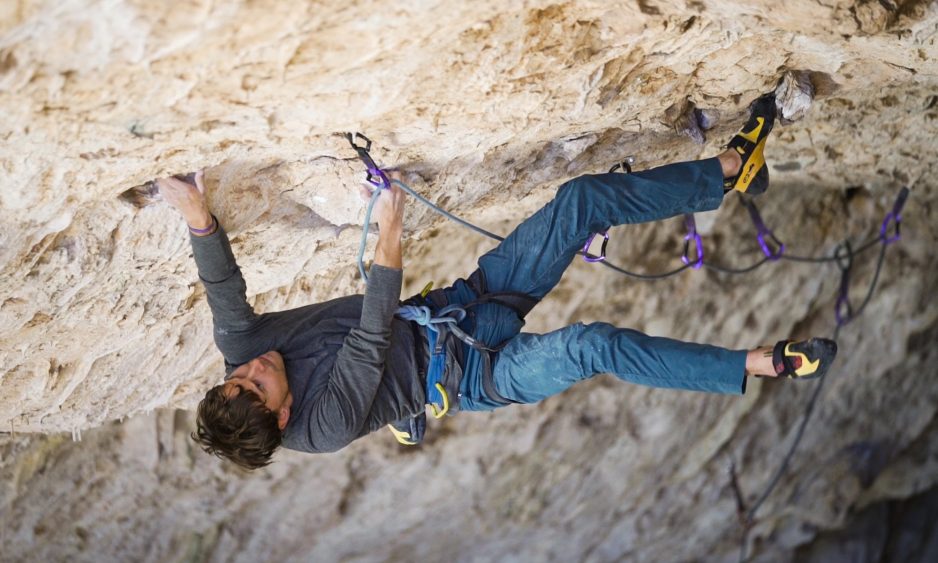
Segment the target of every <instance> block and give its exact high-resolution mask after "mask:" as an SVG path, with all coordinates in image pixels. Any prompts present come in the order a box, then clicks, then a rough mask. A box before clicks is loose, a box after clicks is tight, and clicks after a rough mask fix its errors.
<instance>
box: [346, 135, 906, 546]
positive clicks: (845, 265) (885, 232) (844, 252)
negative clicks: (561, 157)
mask: <svg viewBox="0 0 938 563" xmlns="http://www.w3.org/2000/svg"><path fill="white" fill-rule="evenodd" d="M359 138H360V139H363V140H364V141H365V142H366V144H365V145H364V146H361V145H357V144H356V143H355V139H359ZM346 139H348V141H349V143H350V144H351V146H352V148H353V149H354V150H355V151H356V153H357V154H358V157H359V158H360V159H361V160H362V162H363V163H364V164H365V166H366V167H367V169H368V175H367V178H366V179H367V180H368V182H369V183H370V184H372V185H373V186H375V187H376V189H375V190H374V193H373V195H372V198H371V201H370V202H369V206H368V209H367V211H366V213H365V225H364V228H363V230H362V239H361V244H360V245H359V253H358V268H359V271H360V272H361V275H362V279H365V280H367V279H368V278H367V275H366V273H365V268H364V265H363V255H364V249H365V245H366V239H367V236H368V225H369V223H370V217H371V210H372V208H373V206H374V203H375V201H376V200H377V197H378V195H379V194H380V192H381V190H382V189H387V188H389V187H390V186H391V185H392V184H393V185H396V186H398V187H399V188H401V189H402V190H404V191H405V192H406V193H407V194H409V195H411V196H413V197H414V198H415V199H417V200H418V201H420V202H421V203H422V204H424V205H426V206H427V207H429V208H430V209H432V210H433V211H434V212H436V213H438V214H440V215H442V216H444V217H446V218H447V219H450V220H452V221H454V222H456V223H459V224H460V225H463V226H465V227H467V228H469V229H472V230H473V231H475V232H477V233H479V234H481V235H484V236H486V237H489V238H491V239H493V240H496V241H499V242H501V241H503V240H504V237H501V236H499V235H496V234H494V233H491V232H489V231H487V230H485V229H483V228H481V227H479V226H477V225H474V224H472V223H470V222H468V221H466V220H465V219H462V218H460V217H457V216H456V215H453V214H452V213H450V212H448V211H446V210H444V209H442V208H440V207H439V206H437V205H435V204H434V203H432V202H431V201H429V200H428V199H427V198H425V197H424V196H422V195H420V194H419V193H417V192H416V191H414V190H413V189H412V188H411V187H410V186H408V185H406V184H405V183H403V182H401V181H399V180H389V179H388V178H387V175H386V174H385V173H384V172H383V171H382V170H381V168H380V167H378V166H377V165H376V164H375V162H374V160H373V159H372V158H371V156H370V154H369V151H370V150H371V141H370V140H369V139H368V138H367V137H365V136H364V135H362V134H361V133H356V134H355V135H354V136H353V135H352V134H351V133H347V134H346ZM633 163H634V158H633V157H628V158H626V159H625V160H623V161H622V162H621V163H618V164H616V165H615V166H613V167H612V168H611V169H610V170H609V172H610V173H613V172H615V171H617V170H619V169H621V170H623V171H624V172H626V173H631V172H632V166H631V165H632V164H633ZM908 196H909V189H908V188H907V187H903V188H902V189H901V190H900V191H899V194H898V196H897V198H896V201H895V203H894V205H893V208H892V210H891V211H890V212H889V213H888V214H887V215H886V217H885V218H884V219H883V222H882V225H881V227H880V230H879V233H878V234H877V236H875V237H873V238H871V239H869V240H867V241H865V242H863V243H862V244H860V245H859V246H857V247H856V248H854V247H853V246H852V245H851V244H850V241H849V240H845V241H844V242H843V243H841V244H840V245H838V246H837V247H836V248H835V250H834V253H833V254H832V255H830V256H817V257H814V256H798V255H794V254H790V253H787V252H786V247H785V244H784V243H782V241H781V240H779V239H778V237H776V236H775V234H774V233H773V232H772V230H771V229H769V228H768V227H767V226H766V224H765V221H764V220H763V219H762V216H761V215H760V214H759V210H758V209H757V208H756V206H755V204H754V203H753V202H752V201H750V200H749V199H747V198H746V197H745V196H742V195H741V197H742V198H743V199H742V203H743V206H744V207H745V208H746V210H747V211H748V212H749V216H750V219H751V220H752V222H753V224H754V226H755V227H756V240H757V242H758V244H759V248H760V249H761V250H762V253H763V255H764V256H763V257H762V259H761V260H759V261H757V262H755V263H753V264H751V265H749V266H745V267H730V266H725V265H720V264H716V263H712V262H709V261H706V260H704V250H703V239H702V237H701V235H700V233H699V232H698V231H697V226H696V222H695V220H694V216H693V214H686V215H685V216H684V223H685V226H686V227H687V234H686V235H684V251H683V254H682V256H681V262H682V265H681V266H680V267H678V268H676V269H674V270H670V271H667V272H662V273H656V274H646V273H638V272H632V271H629V270H626V269H624V268H621V267H619V266H617V265H615V264H612V263H610V262H609V261H608V260H606V246H607V244H608V241H609V233H608V231H606V232H602V233H594V234H592V235H591V236H590V239H589V241H587V243H586V246H584V248H583V250H582V251H580V252H579V254H581V255H582V256H583V257H584V259H585V260H586V261H587V262H593V263H599V264H601V265H602V266H604V267H607V268H610V269H612V270H614V271H617V272H619V273H621V274H624V275H626V276H629V277H632V278H636V279H642V280H658V279H664V278H668V277H671V276H674V275H677V274H679V273H681V272H683V271H684V270H686V269H688V268H690V269H694V270H697V269H701V268H703V267H706V268H707V269H710V270H714V271H716V272H720V273H724V274H743V273H747V272H751V271H753V270H755V269H757V268H759V267H761V266H762V265H764V264H766V263H768V262H778V261H781V260H788V261H792V262H807V263H815V264H820V263H826V262H834V263H836V264H837V266H838V267H839V268H840V270H841V284H840V292H839V294H838V298H837V302H836V306H835V317H836V319H837V327H836V329H835V331H834V336H833V339H834V340H836V339H837V336H838V335H839V332H840V329H841V327H843V326H844V325H846V324H847V323H849V322H850V321H852V320H853V319H854V318H856V317H857V316H858V315H859V314H860V313H861V312H862V311H863V309H864V308H865V307H866V305H867V304H868V303H869V301H870V299H871V298H872V295H873V291H874V289H875V288H876V285H877V283H878V280H879V274H880V271H881V269H882V265H883V261H884V259H885V255H886V248H887V247H888V246H889V245H890V244H892V243H893V242H896V241H897V240H899V238H900V227H901V221H902V215H901V214H902V209H903V206H904V205H905V202H906V199H907V198H908ZM596 236H602V237H603V243H602V248H601V251H600V254H599V255H593V254H590V253H589V247H590V245H591V244H592V242H593V240H594V239H595V237H596ZM691 241H693V245H694V247H695V255H694V256H693V258H692V257H691V256H690V255H689V252H690V243H691ZM877 245H879V246H880V254H879V258H878V260H877V265H876V269H875V273H874V276H873V280H872V282H871V283H870V287H869V289H868V291H867V294H866V296H865V298H864V299H863V301H862V303H861V304H860V306H858V307H857V308H855V309H854V308H853V307H852V305H851V302H850V300H849V289H850V273H851V271H852V268H853V261H854V258H855V257H856V256H858V255H860V254H861V253H863V252H865V251H867V250H869V249H870V248H873V247H874V246H877ZM437 291H440V290H437ZM423 297H426V296H425V295H424V296H423ZM484 302H488V303H497V304H500V305H504V306H508V307H511V308H513V309H515V310H516V312H517V313H518V316H519V318H520V319H523V318H524V316H525V315H526V314H527V312H528V311H530V309H531V308H533V306H534V305H535V304H536V303H537V300H535V299H533V298H531V297H530V296H527V295H524V294H519V293H498V294H489V293H487V292H486V291H485V289H484V288H482V291H481V293H480V294H479V298H478V299H477V300H476V301H473V302H471V303H468V304H466V305H462V306H442V307H440V308H439V309H437V310H435V311H434V309H433V308H432V307H430V306H429V305H426V304H422V305H416V306H415V304H410V305H404V306H402V307H401V309H400V311H399V313H398V314H399V315H400V316H401V317H402V318H405V319H407V320H413V321H414V322H416V323H418V324H420V325H421V326H426V327H427V333H428V338H430V335H431V334H433V335H435V338H436V339H435V340H434V341H433V345H432V347H431V349H432V350H434V351H436V350H438V349H439V351H440V354H441V358H443V359H442V360H437V361H436V363H435V364H433V358H431V364H433V365H435V366H440V365H441V361H442V362H443V363H445V350H443V349H440V342H441V341H442V342H444V343H445V342H446V341H447V337H448V335H450V334H451V335H454V336H456V337H457V338H459V339H460V340H462V341H463V342H465V343H466V344H468V345H469V346H472V347H474V348H476V349H478V350H480V351H483V352H485V353H491V352H496V351H498V347H495V348H490V347H488V346H486V345H484V344H482V343H480V342H478V341H476V340H475V339H473V338H472V337H471V336H470V335H469V334H467V333H466V332H465V331H463V330H462V329H460V328H459V327H458V326H457V325H458V324H459V323H460V322H461V321H462V320H463V319H465V318H466V314H467V311H468V309H470V308H471V307H472V306H474V305H478V304H481V303H484ZM485 358H486V360H488V357H487V356H485ZM484 363H487V362H484ZM437 369H438V368H437ZM489 369H490V366H489ZM430 371H431V370H429V369H428V378H427V380H428V393H427V396H428V402H429V401H431V399H430V397H432V406H431V412H432V413H433V415H434V416H437V414H439V416H443V415H445V414H447V413H452V412H453V407H454V403H453V401H452V397H451V394H450V392H449V391H447V390H446V388H445V386H444V385H440V387H439V388H438V387H437V384H440V380H439V377H442V376H441V375H434V376H433V377H432V378H431V377H430ZM444 371H445V370H444ZM483 380H484V381H483V382H485V378H484V377H483ZM431 381H432V382H433V383H432V389H431V388H430V385H429V382H431ZM825 381H826V377H822V378H820V379H819V382H818V385H817V386H816V387H815V391H814V395H812V397H811V399H810V400H809V401H808V405H807V407H806V410H805V415H804V418H803V419H802V423H801V426H800V427H799V429H798V432H797V434H796V437H795V440H794V442H793V444H792V445H791V447H790V449H789V451H788V453H787V454H786V456H785V459H784V460H783V462H782V464H780V466H779V468H778V470H777V472H776V474H775V476H774V477H773V478H772V479H771V480H770V482H769V485H768V487H767V488H766V490H765V492H764V493H763V494H762V495H761V496H760V497H759V499H758V500H757V501H756V503H755V504H754V505H753V506H752V507H751V508H750V509H749V510H748V513H747V516H746V518H747V521H751V520H752V518H754V516H755V513H756V511H757V510H758V509H759V507H760V506H761V505H762V503H763V502H764V501H765V499H766V498H768V496H769V494H771V491H772V490H773V489H774V487H775V485H776V484H777V483H778V480H779V479H780V478H781V475H782V473H783V472H784V471H785V469H786V468H787V465H788V462H789V461H790V459H791V456H792V454H793V453H794V451H795V449H796V448H797V446H798V444H799V442H800V441H801V438H802V436H803V434H804V430H805V428H806V426H807V422H808V420H809V419H810V416H811V413H812V412H813V409H814V405H815V403H816V401H817V398H818V396H819V394H820V391H821V389H822V388H823V384H824V382H825ZM488 387H489V386H488V385H487V386H486V388H488ZM493 390H494V389H493ZM495 398H496V399H498V397H495ZM394 426H397V424H395V425H393V426H392V432H395V437H397V436H398V432H397V431H395V428H394ZM398 439H399V441H401V439H400V438H398ZM401 443H408V440H405V441H401ZM741 553H744V550H743V551H742V552H741Z"/></svg>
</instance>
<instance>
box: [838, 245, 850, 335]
mask: <svg viewBox="0 0 938 563" xmlns="http://www.w3.org/2000/svg"><path fill="white" fill-rule="evenodd" d="M842 250H843V252H842ZM834 259H835V261H836V263H837V267H838V268H840V293H839V294H838V295H837V303H836V304H835V305H834V317H836V319H837V326H843V325H845V324H847V323H849V322H850V321H851V320H852V319H853V306H852V305H851V304H850V270H851V269H852V268H853V247H852V246H851V245H850V240H849V239H848V240H845V241H844V242H842V243H841V244H839V245H837V248H836V250H834Z"/></svg>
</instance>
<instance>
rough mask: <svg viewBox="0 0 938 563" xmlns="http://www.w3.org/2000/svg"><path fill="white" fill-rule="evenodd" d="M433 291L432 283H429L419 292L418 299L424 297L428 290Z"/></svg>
mask: <svg viewBox="0 0 938 563" xmlns="http://www.w3.org/2000/svg"><path fill="white" fill-rule="evenodd" d="M431 289H433V282H432V281H431V282H430V283H428V284H427V285H425V286H423V289H422V290H421V291H420V297H426V296H427V294H428V293H430V290H431Z"/></svg>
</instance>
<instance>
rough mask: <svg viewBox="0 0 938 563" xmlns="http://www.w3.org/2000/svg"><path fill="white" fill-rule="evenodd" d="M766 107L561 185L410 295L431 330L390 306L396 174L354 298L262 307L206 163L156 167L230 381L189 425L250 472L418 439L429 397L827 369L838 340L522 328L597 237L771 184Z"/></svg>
mask: <svg viewBox="0 0 938 563" xmlns="http://www.w3.org/2000/svg"><path fill="white" fill-rule="evenodd" d="M775 115H776V108H775V100H774V97H772V96H771V95H767V96H763V97H761V98H759V99H758V100H756V101H755V102H754V103H753V105H752V109H751V115H750V118H749V120H748V122H747V123H746V124H745V125H744V126H743V128H742V130H741V131H740V132H739V133H738V134H737V135H735V136H734V137H733V139H732V140H731V141H730V143H729V146H728V149H727V150H726V151H725V152H723V153H721V154H720V155H718V156H717V157H715V158H710V159H706V160H701V161H696V162H684V163H678V164H670V165H667V166H662V167H660V168H655V169H651V170H645V171H641V172H636V173H633V174H600V175H592V176H582V177H579V178H575V179H573V180H571V181H569V182H566V183H565V184H563V185H562V186H561V187H560V189H559V190H558V191H557V195H556V197H555V198H554V200H553V201H551V202H550V203H548V204H547V205H545V206H544V207H543V208H542V209H541V210H539V211H538V212H537V213H535V214H534V215H533V216H531V217H529V218H528V219H526V220H525V221H524V222H523V223H521V225H519V226H518V227H517V228H516V229H515V230H514V232H512V233H511V234H510V235H509V236H508V237H507V238H506V239H505V240H504V242H502V243H500V244H499V245H498V246H497V247H496V248H495V249H493V250H491V251H490V252H488V253H486V254H485V255H484V256H482V257H481V258H480V259H479V261H478V266H479V267H478V269H477V270H475V272H473V273H472V274H471V275H470V276H469V277H468V278H467V279H460V280H457V281H456V282H455V283H454V284H453V285H452V286H450V287H447V288H444V289H438V290H435V291H433V292H431V293H430V294H429V295H427V296H415V297H414V298H413V299H411V300H408V302H407V303H409V304H411V305H413V306H416V307H418V309H417V310H420V309H419V307H428V310H429V313H430V314H432V315H437V316H440V315H445V316H449V317H451V318H453V319H454V321H452V324H450V325H448V326H450V327H453V329H452V330H443V331H441V332H440V333H439V334H438V333H437V332H436V331H435V330H429V329H427V328H426V327H425V326H423V325H420V324H418V323H416V322H414V321H408V320H404V319H402V318H400V316H399V314H398V312H399V308H400V303H399V301H398V300H399V297H400V291H401V283H402V251H401V234H402V218H403V213H404V197H405V195H404V194H403V192H402V191H401V190H400V189H399V188H398V187H396V186H394V187H392V188H391V189H389V190H385V191H384V192H383V193H382V194H381V195H380V196H379V197H378V200H377V203H376V206H375V209H374V217H375V219H376V222H377V224H378V227H379V236H378V243H377V248H376V249H375V257H374V262H373V264H372V266H371V269H370V275H369V277H368V282H367V289H366V290H365V294H364V295H350V296H347V297H340V298H337V299H333V300H331V301H327V302H324V303H317V304H312V305H307V306H305V307H299V308H297V309H291V310H288V311H280V312H275V313H266V314H262V315H258V314H256V313H255V312H254V311H253V309H252V307H251V306H250V305H249V304H248V303H247V301H246V299H245V291H246V287H245V283H244V279H243V278H242V276H241V271H240V270H239V268H238V265H237V264H236V262H235V258H234V256H233V254H232V251H231V247H230V245H229V242H228V238H227V236H226V234H225V231H224V230H223V229H222V226H221V225H219V224H218V222H217V220H216V219H215V218H214V217H213V216H212V214H211V212H210V210H209V209H208V207H207V204H206V202H205V199H204V197H203V191H204V188H203V183H202V175H201V173H199V174H197V175H196V176H195V179H194V185H193V184H190V183H188V182H186V181H182V180H180V179H177V178H165V179H161V180H158V186H159V188H160V191H161V193H162V194H163V196H164V198H165V199H166V200H167V201H168V202H169V203H170V204H171V205H173V206H174V207H175V208H176V209H177V210H179V212H180V213H181V214H182V215H183V217H184V218H185V220H186V222H187V223H188V225H189V230H190V233H191V241H192V248H193V253H194V257H195V261H196V264H197V265H198V271H199V277H200V278H201V280H202V282H203V283H204V284H205V288H206V292H207V297H208V303H209V307H210V308H211V311H212V317H213V319H214V337H215V342H216V344H217V345H218V348H219V349H220V350H221V352H222V355H223V356H224V359H225V366H226V375H225V379H224V383H222V384H221V385H218V386H217V387H214V388H212V389H210V390H209V391H208V392H207V393H206V395H205V398H204V399H203V400H202V401H201V403H200V404H199V408H198V421H197V431H196V433H195V434H194V435H193V437H194V438H195V439H196V440H197V441H198V442H199V443H200V444H201V446H202V447H203V448H204V449H205V451H207V452H209V453H212V454H216V455H218V456H220V457H223V458H226V459H229V460H231V461H233V462H235V463H236V464H238V465H239V466H241V467H244V468H247V469H256V468H258V467H262V466H264V465H267V464H268V463H270V460H271V456H272V454H273V453H274V451H275V450H276V449H277V448H278V447H280V446H281V445H282V446H284V447H286V448H289V449H293V450H299V451H304V452H313V453H318V452H333V451H336V450H339V449H341V448H343V447H344V446H346V445H348V444H349V443H350V442H352V441H353V440H355V439H357V438H361V437H362V436H364V435H366V434H368V433H370V432H372V431H374V430H377V429H378V428H382V427H384V426H390V427H391V428H392V431H393V432H394V434H395V436H396V437H397V438H398V440H399V441H401V442H403V443H416V442H419V440H420V439H421V437H422V434H423V429H424V424H425V418H424V417H425V414H424V413H425V410H426V407H427V406H428V405H429V406H430V407H431V412H433V413H435V414H437V415H438V414H440V413H442V412H444V411H447V412H449V413H450V414H452V413H453V412H456V411H457V410H464V411H478V410H491V409H495V408H498V407H501V406H504V405H509V404H512V403H534V402H537V401H541V400H543V399H545V398H547V397H550V396H551V395H554V394H557V393H560V392H561V391H563V390H565V389H567V388H568V387H570V386H571V385H573V384H574V383H576V382H577V381H581V380H584V379H589V378H590V377H593V376H594V375H596V374H597V373H610V374H613V375H615V376H616V377H618V378H620V379H622V380H624V381H627V382H632V383H638V384H642V385H650V386H655V387H666V388H673V389H688V390H695V391H708V392H713V393H727V394H742V393H744V392H745V389H746V377H747V376H768V377H776V376H785V377H790V378H794V379H807V378H816V377H820V376H822V375H823V374H824V373H825V372H826V371H827V370H828V368H829V367H830V365H831V363H832V362H833V360H834V356H835V355H836V351H837V347H836V344H835V343H834V342H833V341H831V340H826V339H821V338H812V339H809V340H806V341H790V340H782V341H780V342H778V343H777V344H776V345H775V346H774V347H761V348H756V349H754V350H748V351H747V350H728V349H725V348H719V347H716V346H709V345H703V344H694V343H688V342H680V341H677V340H672V339H669V338H661V337H652V336H648V335H645V334H642V333H640V332H638V331H635V330H631V329H627V328H617V327H615V326H612V325H610V324H606V323H592V324H582V323H578V324H574V325H571V326H567V327H564V328H561V329H559V330H555V331H554V332H550V333H547V334H529V333H522V332H520V330H521V327H522V325H523V320H522V319H523V316H524V314H525V313H526V312H527V311H528V310H529V309H530V307H531V306H533V305H534V304H535V303H537V302H538V301H539V300H541V299H542V298H543V297H544V296H545V295H547V293H548V292H549V291H550V290H551V289H552V288H553V287H554V285H556V284H557V282H558V281H559V280H560V277H561V275H562V274H563V272H564V270H565V269H566V268H567V266H568V265H570V263H571V261H572V260H573V259H574V257H575V256H576V254H577V252H578V251H579V250H580V249H581V248H582V247H583V245H584V243H585V242H586V240H587V239H588V238H589V237H590V235H591V233H595V232H601V231H605V230H606V229H608V228H609V227H611V226H614V225H622V224H633V223H642V222H646V221H657V220H661V219H666V218H668V217H673V216H675V215H680V214H683V213H694V212H702V211H710V210H713V209H716V208H717V207H719V205H720V202H721V201H722V200H723V196H724V194H725V193H727V192H728V191H730V190H739V191H742V192H746V193H749V194H757V193H761V192H763V191H765V189H766V188H767V187H768V168H767V167H766V166H765V160H764V156H763V151H764V147H765V142H766V138H767V137H768V135H769V133H770V131H771V130H772V126H773V124H774V121H775ZM447 306H448V307H449V308H448V309H445V310H444V309H443V308H444V307H447ZM424 321H426V319H424ZM457 321H458V322H457ZM454 325H455V326H454ZM435 326H437V325H435ZM457 335H460V336H462V338H461V339H460V338H457Z"/></svg>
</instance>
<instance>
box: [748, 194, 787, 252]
mask: <svg viewBox="0 0 938 563" xmlns="http://www.w3.org/2000/svg"><path fill="white" fill-rule="evenodd" d="M742 202H743V205H745V206H746V210H747V211H749V217H750V218H751V219H752V223H753V224H754V225H755V226H756V230H757V231H758V233H759V234H758V235H757V236H756V238H757V239H758V241H759V247H760V248H762V253H763V254H765V256H766V258H768V259H769V260H770V261H775V260H778V259H779V258H781V257H782V254H783V253H784V252H785V244H784V243H783V242H782V241H780V240H778V237H776V236H775V233H773V232H772V230H771V229H769V228H768V227H766V226H765V221H763V220H762V215H760V214H759V210H758V209H757V208H756V204H755V203H753V202H752V201H751V200H749V199H743V200H742ZM773 245H774V247H775V248H772V246H773Z"/></svg>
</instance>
